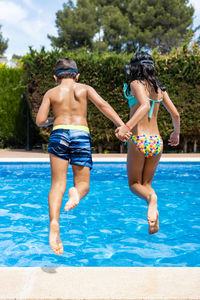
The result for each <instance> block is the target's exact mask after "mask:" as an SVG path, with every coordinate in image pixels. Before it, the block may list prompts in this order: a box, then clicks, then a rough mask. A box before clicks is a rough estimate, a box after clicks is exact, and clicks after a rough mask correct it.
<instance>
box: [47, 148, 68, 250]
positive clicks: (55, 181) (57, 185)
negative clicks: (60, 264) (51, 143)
mask: <svg viewBox="0 0 200 300" xmlns="http://www.w3.org/2000/svg"><path fill="white" fill-rule="evenodd" d="M50 161H51V190H50V192H49V218H50V234H49V243H50V246H51V248H52V250H53V251H54V252H55V253H56V254H58V255H59V254H62V253H63V245H62V242H61V239H60V233H59V216H60V208H61V204H62V199H63V195H64V193H65V189H66V177H67V168H68V161H67V160H64V159H61V158H58V157H56V156H55V155H53V154H50Z"/></svg>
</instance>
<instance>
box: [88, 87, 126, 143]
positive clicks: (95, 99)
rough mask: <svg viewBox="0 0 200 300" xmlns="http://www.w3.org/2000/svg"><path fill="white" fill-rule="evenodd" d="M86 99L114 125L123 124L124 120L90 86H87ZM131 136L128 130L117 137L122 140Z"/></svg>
mask: <svg viewBox="0 0 200 300" xmlns="http://www.w3.org/2000/svg"><path fill="white" fill-rule="evenodd" d="M88 99H89V100H90V101H91V102H92V103H93V104H94V105H95V106H96V107H97V108H98V109H99V110H100V111H101V112H102V113H103V114H104V115H105V116H106V117H107V118H108V119H110V120H111V121H112V122H113V123H114V124H115V125H116V126H122V125H124V122H123V121H122V120H121V118H120V117H119V116H118V114H117V113H116V111H115V110H114V109H113V108H112V106H110V104H109V103H108V102H106V101H105V100H104V99H103V98H101V96H100V95H99V94H98V93H97V92H96V91H95V90H94V89H93V88H92V87H90V86H88ZM130 136H131V133H130V132H128V131H127V132H126V133H125V134H124V135H123V136H120V137H119V138H120V139H121V140H122V141H125V140H127V139H129V138H130Z"/></svg>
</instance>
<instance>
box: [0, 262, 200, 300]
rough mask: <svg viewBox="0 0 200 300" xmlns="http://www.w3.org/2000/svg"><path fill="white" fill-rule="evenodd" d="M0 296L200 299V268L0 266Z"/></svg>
mask: <svg viewBox="0 0 200 300" xmlns="http://www.w3.org/2000/svg"><path fill="white" fill-rule="evenodd" d="M0 299H2V300H3V299H4V300H8V299H9V300H12V299H13V300H14V299H20V300H23V299H26V300H28V299H32V300H40V299H41V300H42V299H46V300H47V299H51V300H52V299H120V300H122V299H124V300H125V299H130V300H140V299H144V300H147V299H148V300H160V299H170V300H173V299H178V300H186V299H191V300H192V299H195V300H196V299H200V268H117V267H116V268H100V267H99V268H84V267H82V268H72V267H66V268H62V267H60V268H59V267H58V268H38V267H37V268H0Z"/></svg>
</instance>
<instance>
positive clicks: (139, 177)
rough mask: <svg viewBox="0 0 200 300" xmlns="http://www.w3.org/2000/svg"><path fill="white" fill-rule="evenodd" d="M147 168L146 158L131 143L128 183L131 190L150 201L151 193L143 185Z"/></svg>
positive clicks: (129, 148) (128, 160)
mask: <svg viewBox="0 0 200 300" xmlns="http://www.w3.org/2000/svg"><path fill="white" fill-rule="evenodd" d="M144 167H145V157H144V155H143V153H142V152H141V151H140V150H139V149H138V148H137V146H136V145H135V144H134V143H133V142H130V143H129V147H128V157H127V173H128V183H129V187H130V190H131V191H132V192H133V193H135V194H136V195H138V196H139V197H141V198H143V199H144V200H146V201H147V203H148V201H149V197H150V194H151V193H150V191H149V189H148V188H147V187H146V186H144V185H143V170H144Z"/></svg>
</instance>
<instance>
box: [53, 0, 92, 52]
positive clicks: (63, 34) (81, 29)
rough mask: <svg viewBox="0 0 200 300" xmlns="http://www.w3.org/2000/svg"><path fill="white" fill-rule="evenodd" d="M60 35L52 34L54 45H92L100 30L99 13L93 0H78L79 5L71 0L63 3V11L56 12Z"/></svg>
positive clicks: (71, 46)
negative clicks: (98, 23)
mask: <svg viewBox="0 0 200 300" xmlns="http://www.w3.org/2000/svg"><path fill="white" fill-rule="evenodd" d="M56 17H57V18H56V26H57V28H58V37H54V36H50V35H48V37H49V38H50V40H51V42H52V45H53V46H56V47H59V48H63V47H65V48H66V49H76V48H81V47H88V48H91V47H92V43H93V37H94V35H95V33H96V32H97V31H98V25H97V13H96V8H95V5H94V4H93V2H92V1H91V0H78V2H77V6H75V5H74V4H73V2H72V1H71V0H70V1H68V2H67V3H66V4H63V11H62V10H59V11H58V12H57V13H56Z"/></svg>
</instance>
